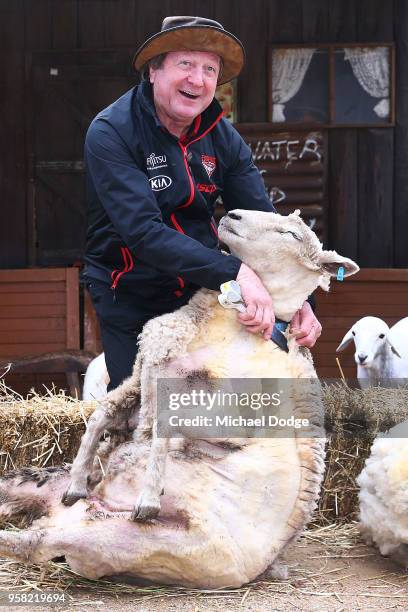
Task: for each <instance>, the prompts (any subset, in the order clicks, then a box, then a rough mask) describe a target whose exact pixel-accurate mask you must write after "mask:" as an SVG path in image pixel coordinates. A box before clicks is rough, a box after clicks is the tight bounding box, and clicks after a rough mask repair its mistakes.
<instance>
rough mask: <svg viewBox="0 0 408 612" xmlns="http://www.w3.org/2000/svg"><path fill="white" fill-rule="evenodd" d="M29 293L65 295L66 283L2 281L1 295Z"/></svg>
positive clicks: (0, 282) (0, 286) (0, 285)
mask: <svg viewBox="0 0 408 612" xmlns="http://www.w3.org/2000/svg"><path fill="white" fill-rule="evenodd" d="M27 291H29V292H30V293H55V292H57V293H65V283H64V282H62V281H55V282H49V283H48V282H41V281H37V282H36V283H32V282H29V283H13V282H3V281H2V280H0V295H1V294H2V293H27ZM0 299H1V298H0Z"/></svg>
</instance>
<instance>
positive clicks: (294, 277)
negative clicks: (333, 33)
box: [64, 211, 358, 519]
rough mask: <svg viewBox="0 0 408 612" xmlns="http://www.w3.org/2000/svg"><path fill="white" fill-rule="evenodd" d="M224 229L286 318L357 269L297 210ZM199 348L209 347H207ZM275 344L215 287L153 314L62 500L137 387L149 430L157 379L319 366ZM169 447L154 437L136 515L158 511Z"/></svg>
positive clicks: (251, 216)
mask: <svg viewBox="0 0 408 612" xmlns="http://www.w3.org/2000/svg"><path fill="white" fill-rule="evenodd" d="M220 231H221V237H222V239H224V241H225V243H226V244H227V245H228V246H229V247H230V250H231V252H233V253H234V254H235V255H237V256H238V257H240V258H241V259H242V260H243V261H245V262H246V263H247V264H248V265H249V266H250V267H252V269H254V270H255V271H256V272H257V274H258V275H259V276H260V278H261V279H262V281H263V283H264V285H265V286H266V287H267V288H268V290H269V291H270V293H271V296H272V298H273V303H274V309H275V314H276V316H277V317H278V318H280V319H282V320H284V321H290V320H291V319H292V317H293V316H294V314H295V313H296V311H297V310H298V309H299V308H301V306H302V304H303V302H304V300H305V299H306V297H307V295H309V294H310V293H311V292H312V291H313V290H314V289H315V288H316V287H317V286H318V285H320V286H321V287H322V288H324V289H326V290H327V289H328V286H329V282H330V277H331V276H335V275H336V273H337V271H338V268H339V266H340V265H343V267H344V268H345V272H346V275H349V274H353V273H355V272H356V271H357V270H358V267H357V266H356V264H355V263H354V262H352V261H351V260H349V259H347V258H342V257H340V256H339V255H338V254H337V253H335V252H333V251H323V250H322V246H321V244H320V242H319V241H318V239H317V237H316V235H315V234H314V233H313V232H312V231H311V230H310V229H309V228H308V227H307V226H306V225H305V224H304V223H303V221H302V220H301V219H300V217H299V211H296V214H295V213H293V214H291V215H289V216H288V217H282V216H280V215H276V214H275V215H270V214H268V213H262V212H254V211H250V212H248V211H233V212H230V213H228V214H227V215H226V216H225V217H224V218H223V221H222V223H221V225H220ZM254 236H256V237H257V240H256V241H254V239H253V237H254ZM231 325H232V328H231ZM220 332H221V335H220ZM212 336H213V339H212ZM221 337H223V338H224V339H223V341H222V344H223V346H220V343H221ZM212 344H213V346H212ZM228 346H229V350H228V351H226V347H228ZM201 347H206V350H205V351H204V352H203V349H202V348H201ZM210 347H211V349H210ZM274 349H275V345H274V344H273V343H272V342H271V343H262V342H261V339H260V338H257V337H253V338H251V337H250V336H249V335H248V333H247V332H246V331H245V330H244V329H243V328H242V326H240V325H239V324H238V323H237V322H236V318H235V314H234V313H231V312H230V311H224V310H222V309H221V308H220V307H219V304H218V301H217V296H216V294H215V293H214V292H212V291H208V290H201V291H200V292H198V293H197V294H196V295H195V296H194V297H193V298H192V300H191V301H190V303H189V304H188V305H186V306H184V307H182V308H181V309H180V310H178V311H177V312H176V313H170V314H167V315H163V316H161V317H157V318H156V319H153V320H151V321H149V322H148V323H147V324H146V326H145V327H144V330H143V332H142V334H141V337H140V350H139V353H138V355H137V359H136V363H135V367H134V370H133V374H132V376H131V377H130V378H128V379H127V380H126V381H125V382H124V383H123V384H122V386H121V387H119V388H118V389H115V390H114V391H112V392H111V393H110V394H109V395H108V398H107V402H106V405H104V406H100V407H99V408H98V409H97V410H96V411H95V413H94V415H93V416H92V418H91V419H90V421H89V424H88V428H87V431H86V433H85V435H84V437H83V439H82V442H81V446H80V449H79V452H78V455H77V457H76V459H75V461H74V463H73V466H72V470H71V476H72V482H71V485H70V487H69V489H68V491H67V493H66V495H65V497H64V503H66V504H68V505H71V504H73V503H75V501H76V500H78V499H79V498H84V497H86V496H87V478H88V475H89V473H90V470H91V467H92V463H93V458H94V454H95V450H96V447H97V444H98V439H99V436H100V434H101V432H102V431H103V430H104V429H105V428H107V427H109V424H110V421H111V420H112V419H114V420H115V423H116V426H117V422H118V418H119V420H120V418H121V416H120V415H121V413H123V411H128V410H129V406H132V405H133V407H135V402H137V398H138V396H139V394H140V403H141V410H140V422H139V429H138V431H139V435H140V434H143V433H146V432H148V434H150V432H151V431H152V427H153V424H154V412H155V402H156V393H157V389H156V379H157V378H166V377H169V376H170V377H171V376H173V377H174V376H177V374H179V372H183V376H184V377H187V376H188V375H189V374H190V373H191V372H197V371H199V370H205V371H206V372H207V373H208V372H209V373H211V374H210V376H212V377H214V378H216V377H217V375H218V377H236V378H239V377H251V376H259V377H260V376H265V377H270V378H272V377H274V376H275V377H283V378H284V377H287V378H291V377H292V378H296V377H302V376H306V377H307V376H309V377H312V376H315V372H314V369H310V367H308V365H307V360H305V358H304V357H303V355H302V354H301V353H300V352H299V351H296V350H295V347H294V349H293V351H292V353H291V354H290V356H289V357H288V358H286V359H285V356H284V355H279V356H277V355H276V353H275V352H274ZM254 354H255V355H257V356H259V358H258V359H257V360H253V362H252V363H251V365H252V369H251V368H250V367H249V366H248V357H249V356H250V355H254ZM209 355H210V357H209ZM239 357H241V364H242V366H243V369H242V367H240V360H239ZM220 359H221V363H218V362H219V361H220ZM252 359H253V358H252ZM225 360H226V362H225ZM297 360H299V363H297ZM261 364H262V365H261ZM265 364H266V365H265ZM255 365H256V366H257V367H255ZM137 407H138V406H137ZM153 431H154V429H153ZM167 446H168V440H167V439H165V438H157V437H156V436H155V437H154V439H153V443H152V450H151V456H150V460H149V463H148V467H147V474H146V478H145V486H144V487H143V489H142V491H141V493H140V495H139V499H138V502H137V504H136V506H135V510H134V514H133V518H134V519H136V518H138V519H147V518H151V517H152V516H155V515H157V514H158V512H159V510H160V492H161V490H162V489H163V479H164V463H165V457H166V454H167Z"/></svg>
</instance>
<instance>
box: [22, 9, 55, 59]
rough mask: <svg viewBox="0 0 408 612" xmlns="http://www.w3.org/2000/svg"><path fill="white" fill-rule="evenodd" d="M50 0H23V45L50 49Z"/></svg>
mask: <svg viewBox="0 0 408 612" xmlns="http://www.w3.org/2000/svg"><path fill="white" fill-rule="evenodd" d="M52 5H53V1H52V0H35V2H33V1H32V0H24V7H25V8H24V29H25V46H26V49H27V50H28V51H31V50H33V49H50V48H51V46H52Z"/></svg>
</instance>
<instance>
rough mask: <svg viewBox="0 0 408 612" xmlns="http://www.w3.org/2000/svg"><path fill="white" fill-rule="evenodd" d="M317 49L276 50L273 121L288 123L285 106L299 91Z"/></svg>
mask: <svg viewBox="0 0 408 612" xmlns="http://www.w3.org/2000/svg"><path fill="white" fill-rule="evenodd" d="M315 50H316V49H275V50H274V51H273V55H272V87H273V88H272V121H273V122H280V121H286V118H285V113H284V110H285V104H286V102H289V100H291V99H292V98H293V96H295V95H296V94H297V92H298V91H299V89H300V87H301V85H302V83H303V79H304V78H305V74H306V72H307V69H308V68H309V65H310V62H311V60H312V57H313V53H314V52H315Z"/></svg>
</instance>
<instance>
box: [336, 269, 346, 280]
mask: <svg viewBox="0 0 408 612" xmlns="http://www.w3.org/2000/svg"><path fill="white" fill-rule="evenodd" d="M336 279H337V280H338V281H342V280H344V268H343V266H340V267H339V269H338V270H337V276H336Z"/></svg>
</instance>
